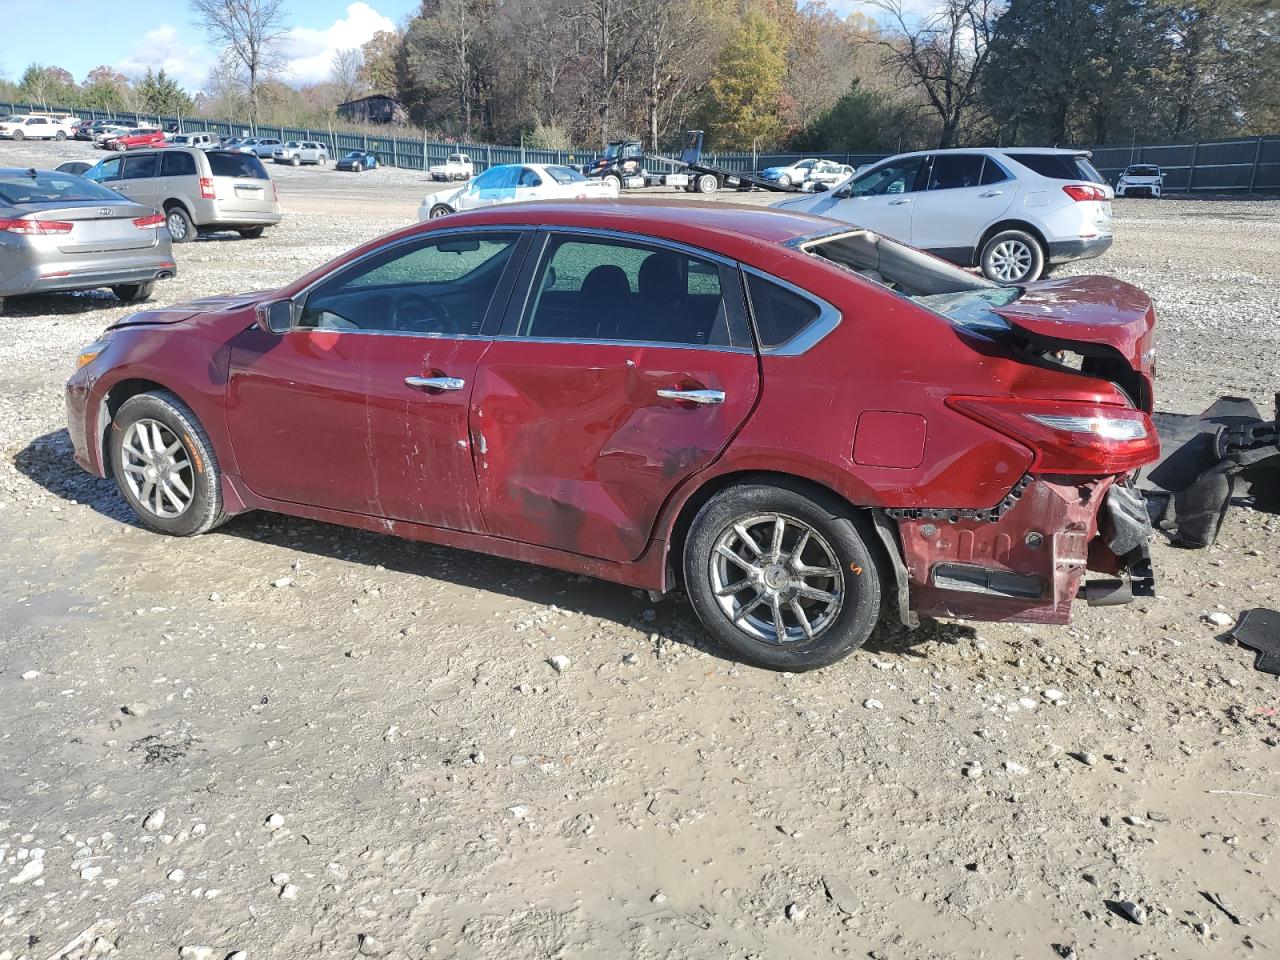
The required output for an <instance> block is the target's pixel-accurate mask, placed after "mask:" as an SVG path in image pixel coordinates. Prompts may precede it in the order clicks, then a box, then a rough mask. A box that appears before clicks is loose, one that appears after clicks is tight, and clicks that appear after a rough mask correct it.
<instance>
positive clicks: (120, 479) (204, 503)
mask: <svg viewBox="0 0 1280 960" xmlns="http://www.w3.org/2000/svg"><path fill="white" fill-rule="evenodd" d="M140 420H152V421H157V422H159V423H160V424H161V425H163V426H164V427H165V428H167V429H168V430H169V432H170V433H172V434H173V435H174V436H175V437H177V438H178V440H180V441H181V443H182V452H184V453H185V454H186V458H187V460H188V462H189V469H187V470H186V471H185V474H184V476H183V482H184V484H187V485H188V489H189V490H190V491H191V494H192V495H191V498H190V502H189V503H188V504H187V506H186V507H185V509H183V510H182V512H181V513H179V514H178V515H177V516H173V517H161V516H159V515H157V513H156V512H155V511H154V510H153V509H151V508H150V507H148V506H145V505H144V504H143V503H142V501H141V500H140V499H139V497H138V494H137V493H135V492H134V490H133V489H132V488H131V486H130V485H129V483H128V482H126V480H125V475H126V473H128V472H130V471H126V469H125V464H124V438H125V436H126V434H127V433H128V431H129V428H130V427H132V426H133V425H134V424H136V423H137V422H138V421H140ZM109 445H110V451H109V455H110V458H111V472H112V475H113V476H114V477H115V480H116V485H117V486H118V487H119V488H120V494H121V496H123V497H124V499H125V501H126V502H127V503H128V504H129V506H130V507H131V508H132V509H133V512H134V513H135V514H136V515H137V517H138V521H139V522H140V523H141V524H142V525H143V526H144V527H147V528H149V529H151V530H154V531H156V532H157V533H166V534H169V535H170V536H174V537H190V536H194V535H196V534H198V533H205V532H207V531H209V530H212V529H213V528H214V527H216V526H218V525H219V524H221V523H223V522H225V521H226V519H227V516H226V514H225V513H224V512H223V510H222V471H221V469H220V468H219V466H218V458H217V456H216V455H215V454H214V451H213V444H212V443H211V442H210V441H209V435H208V434H206V433H205V431H204V427H202V426H201V425H200V421H199V420H198V419H196V415H195V414H194V413H192V412H191V408H190V407H188V406H187V405H186V404H185V403H183V402H182V401H181V400H179V399H178V398H177V397H176V396H174V395H173V394H172V393H170V392H169V391H168V390H157V391H155V392H152V393H140V394H138V395H137V396H136V397H130V398H129V399H128V400H126V401H125V402H124V404H123V405H122V406H121V407H120V409H119V410H118V411H116V415H115V419H114V420H112V423H111V430H110V440H109ZM143 489H144V491H145V487H144V488H143Z"/></svg>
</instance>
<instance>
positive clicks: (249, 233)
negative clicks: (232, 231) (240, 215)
mask: <svg viewBox="0 0 1280 960" xmlns="http://www.w3.org/2000/svg"><path fill="white" fill-rule="evenodd" d="M266 229H267V228H266V227H245V228H244V229H242V230H237V231H236V233H238V234H240V236H242V237H244V238H245V239H246V240H257V239H258V238H259V237H260V236H262V233H263V231H264V230H266Z"/></svg>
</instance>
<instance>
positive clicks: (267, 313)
mask: <svg viewBox="0 0 1280 960" xmlns="http://www.w3.org/2000/svg"><path fill="white" fill-rule="evenodd" d="M298 312H299V311H298V305H297V304H296V303H294V302H293V301H292V300H274V301H272V302H271V303H263V304H259V305H258V309H257V314H258V327H259V328H260V329H262V331H263V332H265V333H270V334H275V335H280V334H285V333H288V332H289V331H290V330H292V329H293V325H294V323H295V322H296V320H297V315H298Z"/></svg>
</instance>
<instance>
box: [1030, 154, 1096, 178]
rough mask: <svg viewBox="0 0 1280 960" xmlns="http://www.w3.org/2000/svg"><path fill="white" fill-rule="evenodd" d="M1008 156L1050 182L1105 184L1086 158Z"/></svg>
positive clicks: (1048, 155)
mask: <svg viewBox="0 0 1280 960" xmlns="http://www.w3.org/2000/svg"><path fill="white" fill-rule="evenodd" d="M1010 156H1011V157H1012V158H1013V159H1014V160H1016V161H1018V163H1020V164H1022V165H1023V166H1024V167H1027V168H1029V169H1031V170H1033V171H1035V172H1036V173H1038V174H1040V176H1042V177H1048V178H1049V179H1051V180H1084V181H1087V182H1091V183H1106V179H1105V178H1104V177H1103V176H1102V174H1100V173H1098V171H1097V170H1095V169H1094V168H1093V164H1091V163H1090V162H1089V160H1088V158H1087V157H1079V156H1075V155H1073V154H1070V153H1014V154H1010Z"/></svg>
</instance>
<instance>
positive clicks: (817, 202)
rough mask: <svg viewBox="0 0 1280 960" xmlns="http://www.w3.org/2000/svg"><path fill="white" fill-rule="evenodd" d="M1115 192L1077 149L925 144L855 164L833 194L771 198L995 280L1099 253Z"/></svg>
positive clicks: (1023, 278)
mask: <svg viewBox="0 0 1280 960" xmlns="http://www.w3.org/2000/svg"><path fill="white" fill-rule="evenodd" d="M1114 195H1115V193H1114V191H1113V190H1112V189H1111V187H1110V186H1109V185H1108V184H1107V182H1106V180H1105V179H1103V177H1102V175H1101V174H1100V173H1098V171H1097V170H1095V169H1094V168H1093V164H1091V163H1090V162H1089V154H1088V152H1086V151H1083V150H1059V149H1052V148H1047V147H1006V148H1002V149H994V148H993V149H977V148H975V149H962V150H926V151H923V152H920V153H904V154H899V155H898V156H896V157H890V158H888V159H887V160H881V161H880V162H879V163H875V164H872V165H871V166H869V167H867V168H866V169H865V170H860V171H859V172H857V173H855V174H854V175H853V176H852V177H849V178H848V179H847V180H845V181H844V182H843V183H839V184H836V185H835V186H834V187H833V188H832V189H831V190H830V192H827V193H819V194H816V195H813V196H808V195H806V196H803V197H800V198H798V199H786V200H782V201H780V202H778V203H775V204H773V205H774V206H775V207H785V208H788V209H792V210H805V211H808V212H810V213H817V214H821V215H822V216H826V217H832V218H834V219H836V220H844V221H845V222H847V223H852V224H856V225H857V226H860V227H865V228H866V229H868V230H874V231H875V232H876V233H879V234H883V235H884V236H887V237H892V238H893V239H895V240H901V241H902V242H904V243H909V244H911V245H912V246H913V247H919V248H921V249H923V250H928V251H929V252H930V253H933V254H936V255H937V256H939V257H942V258H943V259H945V260H950V261H951V262H952V263H956V264H959V265H960V266H962V267H980V268H981V269H982V272H983V274H984V275H985V276H986V277H987V279H989V280H993V281H995V282H996V283H1005V284H1017V283H1030V282H1031V281H1033V280H1035V279H1037V278H1038V277H1040V276H1041V275H1042V274H1043V273H1045V272H1046V270H1047V268H1048V267H1049V266H1050V265H1051V264H1057V263H1066V262H1067V261H1070V260H1083V259H1087V258H1089V257H1099V256H1102V254H1104V253H1105V252H1106V251H1107V250H1108V249H1109V248H1110V247H1111V241H1112V227H1111V199H1112V197H1113V196H1114Z"/></svg>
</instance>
